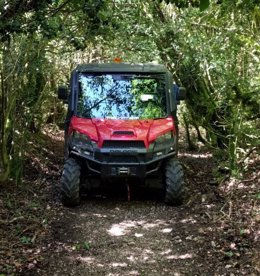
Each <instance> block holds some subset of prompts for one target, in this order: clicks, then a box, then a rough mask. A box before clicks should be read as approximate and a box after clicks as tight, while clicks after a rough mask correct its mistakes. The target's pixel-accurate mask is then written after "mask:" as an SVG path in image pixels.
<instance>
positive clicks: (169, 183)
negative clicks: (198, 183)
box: [164, 159, 184, 205]
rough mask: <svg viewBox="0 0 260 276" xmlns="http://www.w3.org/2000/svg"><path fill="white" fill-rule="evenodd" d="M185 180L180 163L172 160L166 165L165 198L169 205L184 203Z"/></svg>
mask: <svg viewBox="0 0 260 276" xmlns="http://www.w3.org/2000/svg"><path fill="white" fill-rule="evenodd" d="M183 194H184V179H183V170H182V166H181V164H180V162H179V161H178V160H176V159H170V160H168V161H167V162H166V165H165V196H164V201H165V203H166V204H168V205H180V204H182V201H183Z"/></svg>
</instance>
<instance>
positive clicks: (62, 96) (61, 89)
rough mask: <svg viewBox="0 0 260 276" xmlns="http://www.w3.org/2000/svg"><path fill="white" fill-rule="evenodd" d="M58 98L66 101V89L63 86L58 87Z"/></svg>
mask: <svg viewBox="0 0 260 276" xmlns="http://www.w3.org/2000/svg"><path fill="white" fill-rule="evenodd" d="M58 98H59V99H60V100H63V101H64V102H67V101H68V87H67V86H65V85H63V86H59V87H58Z"/></svg>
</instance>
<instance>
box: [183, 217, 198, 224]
mask: <svg viewBox="0 0 260 276" xmlns="http://www.w3.org/2000/svg"><path fill="white" fill-rule="evenodd" d="M181 223H191V224H195V223H197V221H196V220H195V219H193V218H189V219H183V220H181Z"/></svg>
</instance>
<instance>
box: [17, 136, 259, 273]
mask: <svg viewBox="0 0 260 276" xmlns="http://www.w3.org/2000/svg"><path fill="white" fill-rule="evenodd" d="M48 147H49V148H51V151H53V153H54V155H55V156H56V158H55V162H56V163H57V162H58V163H59V164H58V165H59V167H60V170H61V168H62V162H63V161H62V159H63V158H62V138H61V139H58V140H56V142H55V140H53V141H52V143H50V144H49V145H48ZM179 159H180V161H181V162H182V164H183V166H184V170H185V177H186V179H185V182H186V187H187V192H186V195H187V196H186V200H185V202H184V204H183V205H182V206H179V207H170V206H166V205H164V204H163V203H162V202H160V201H158V199H157V191H154V190H151V189H148V188H143V189H135V190H134V191H133V195H132V199H131V201H130V202H127V200H126V198H127V195H126V188H125V187H124V185H122V186H121V189H119V190H118V189H114V190H113V189H111V191H110V193H109V194H108V195H107V196H106V197H92V198H83V200H82V203H81V205H80V206H79V207H76V208H65V207H63V206H61V204H59V203H58V204H57V203H54V204H53V206H52V207H53V208H54V209H55V211H53V214H54V217H53V218H52V221H53V222H52V229H51V233H52V234H51V238H50V239H49V240H48V242H47V243H46V248H47V249H45V253H44V254H45V256H44V261H43V263H42V264H41V265H40V266H38V267H37V268H34V269H32V270H26V271H24V273H23V274H22V275H50V276H52V275H53V276H61V275H62V276H63V275H71V276H72V275H107V276H114V275H120V276H121V275H140V276H141V275H149V276H150V275H158V276H159V275H176V276H177V275H238V274H237V273H238V271H239V275H256V274H254V272H252V271H253V270H251V265H247V264H248V260H247V258H246V256H241V252H243V250H244V251H245V250H246V248H248V246H249V244H248V240H247V239H245V240H243V239H242V237H241V239H240V240H237V238H236V235H235V234H234V231H235V230H232V229H231V228H230V225H229V223H228V222H226V216H228V211H229V206H228V205H227V204H226V202H225V200H224V198H223V196H221V193H220V192H219V189H218V187H217V186H216V185H215V184H216V183H215V182H214V181H212V180H213V176H212V168H213V166H214V162H213V159H212V156H211V155H210V153H208V152H206V151H204V152H202V151H200V152H197V153H194V152H193V153H190V152H185V151H184V150H182V149H181V152H180V156H179ZM47 181H48V183H49V185H50V186H52V187H55V186H57V185H59V175H58V174H56V176H55V177H53V178H51V179H49V180H47ZM232 246H233V249H232ZM238 247H239V250H238ZM234 248H235V249H234ZM240 249H241V250H240ZM241 262H242V263H243V265H241ZM250 264H251V263H250Z"/></svg>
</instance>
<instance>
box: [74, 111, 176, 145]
mask: <svg viewBox="0 0 260 276" xmlns="http://www.w3.org/2000/svg"><path fill="white" fill-rule="evenodd" d="M73 130H76V131H78V132H81V133H83V134H86V135H88V136H89V137H90V139H91V140H94V141H96V142H97V143H98V146H99V147H101V146H102V144H103V141H104V140H132V141H133V140H138V141H144V143H145V145H146V147H149V143H150V142H153V141H154V140H155V139H156V138H157V137H158V136H160V135H163V134H164V133H166V132H169V131H174V133H175V128H174V123H173V118H172V117H168V118H165V119H156V120H114V119H85V118H79V117H76V116H73V117H72V119H71V123H70V128H69V134H71V132H72V131H73Z"/></svg>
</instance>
